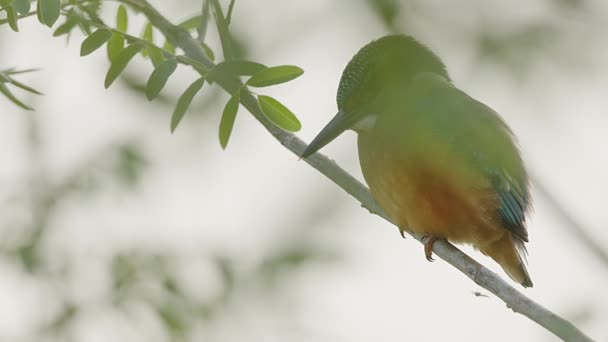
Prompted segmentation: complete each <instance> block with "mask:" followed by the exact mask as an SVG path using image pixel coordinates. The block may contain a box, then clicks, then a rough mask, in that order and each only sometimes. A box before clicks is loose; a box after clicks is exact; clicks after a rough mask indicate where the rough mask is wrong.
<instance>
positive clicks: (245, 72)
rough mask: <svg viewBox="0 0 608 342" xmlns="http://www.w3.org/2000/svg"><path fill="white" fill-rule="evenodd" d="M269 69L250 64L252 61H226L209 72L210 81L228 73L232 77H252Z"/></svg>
mask: <svg viewBox="0 0 608 342" xmlns="http://www.w3.org/2000/svg"><path fill="white" fill-rule="evenodd" d="M264 69H267V67H266V66H265V65H264V64H260V63H256V62H250V61H236V60H234V61H224V62H221V63H219V64H217V65H216V66H215V67H213V69H212V70H211V72H209V75H208V77H209V79H212V80H213V79H216V77H217V75H220V74H224V73H227V74H229V75H232V76H251V75H254V74H258V73H260V72H261V71H262V70H264Z"/></svg>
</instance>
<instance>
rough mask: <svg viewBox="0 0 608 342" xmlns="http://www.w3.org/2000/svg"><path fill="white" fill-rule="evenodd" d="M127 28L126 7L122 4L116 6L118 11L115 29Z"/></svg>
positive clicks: (124, 30)
mask: <svg viewBox="0 0 608 342" xmlns="http://www.w3.org/2000/svg"><path fill="white" fill-rule="evenodd" d="M128 28H129V15H128V14H127V8H126V7H125V6H124V5H120V6H118V12H116V29H117V30H118V31H122V32H127V29H128Z"/></svg>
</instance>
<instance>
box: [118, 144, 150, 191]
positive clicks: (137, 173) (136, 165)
mask: <svg viewBox="0 0 608 342" xmlns="http://www.w3.org/2000/svg"><path fill="white" fill-rule="evenodd" d="M147 164H148V163H147V161H146V159H145V157H144V156H143V153H142V152H141V151H140V149H138V148H137V146H135V145H134V144H125V145H122V146H120V148H119V151H118V165H117V170H116V171H117V173H118V175H119V176H120V179H121V180H122V181H123V182H124V183H125V184H126V185H128V186H133V185H135V184H136V183H137V181H138V180H139V178H140V177H141V174H142V170H143V169H144V167H145V166H146V165H147Z"/></svg>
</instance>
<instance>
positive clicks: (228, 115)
mask: <svg viewBox="0 0 608 342" xmlns="http://www.w3.org/2000/svg"><path fill="white" fill-rule="evenodd" d="M240 94H241V92H240V91H239V92H237V93H236V94H234V95H232V97H231V98H230V100H228V102H227V103H226V106H225V107H224V112H223V113H222V119H221V121H220V145H221V146H222V149H226V146H228V140H230V134H231V133H232V128H233V127H234V120H235V119H236V114H237V112H238V110H239V101H240V98H241V97H240Z"/></svg>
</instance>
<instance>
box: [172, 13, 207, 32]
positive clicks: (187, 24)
mask: <svg viewBox="0 0 608 342" xmlns="http://www.w3.org/2000/svg"><path fill="white" fill-rule="evenodd" d="M202 18H203V16H202V15H197V16H195V17H192V18H190V19H188V20H186V21H183V22H181V23H179V24H177V26H179V27H181V28H183V29H185V30H186V31H190V30H194V29H195V28H197V27H199V26H200V24H201V21H202Z"/></svg>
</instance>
